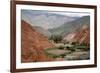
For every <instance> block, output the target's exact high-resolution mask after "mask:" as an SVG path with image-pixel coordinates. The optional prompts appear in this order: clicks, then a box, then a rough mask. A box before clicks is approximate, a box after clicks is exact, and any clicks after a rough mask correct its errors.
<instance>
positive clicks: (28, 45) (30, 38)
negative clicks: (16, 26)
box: [21, 20, 54, 62]
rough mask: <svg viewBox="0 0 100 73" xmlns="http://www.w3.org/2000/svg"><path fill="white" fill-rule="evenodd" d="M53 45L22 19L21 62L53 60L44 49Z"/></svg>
mask: <svg viewBox="0 0 100 73" xmlns="http://www.w3.org/2000/svg"><path fill="white" fill-rule="evenodd" d="M52 47H54V45H53V44H52V43H50V42H49V40H48V39H47V38H46V37H45V36H43V35H42V34H40V33H39V32H37V31H36V30H35V29H34V27H32V26H31V25H30V24H28V23H27V22H25V21H23V20H22V21H21V62H41V61H42V62H43V61H51V60H53V59H52V58H48V57H47V56H46V55H45V54H44V49H46V48H52Z"/></svg>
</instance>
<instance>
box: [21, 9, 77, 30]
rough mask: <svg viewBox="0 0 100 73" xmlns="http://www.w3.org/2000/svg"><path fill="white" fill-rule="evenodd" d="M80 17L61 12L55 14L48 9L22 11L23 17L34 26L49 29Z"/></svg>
mask: <svg viewBox="0 0 100 73" xmlns="http://www.w3.org/2000/svg"><path fill="white" fill-rule="evenodd" d="M58 13H59V12H58ZM78 18H79V17H70V16H66V15H61V14H55V13H53V12H48V11H40V12H39V11H32V12H30V11H27V10H26V11H22V16H21V19H23V20H24V21H27V22H28V23H29V24H31V25H32V26H41V27H45V28H47V29H51V28H57V27H59V26H61V25H63V24H64V23H67V22H70V21H73V20H75V19H78Z"/></svg>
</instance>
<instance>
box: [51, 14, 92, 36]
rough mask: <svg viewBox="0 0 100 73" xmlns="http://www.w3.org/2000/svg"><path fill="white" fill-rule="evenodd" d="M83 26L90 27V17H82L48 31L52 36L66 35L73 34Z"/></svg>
mask: <svg viewBox="0 0 100 73" xmlns="http://www.w3.org/2000/svg"><path fill="white" fill-rule="evenodd" d="M83 25H88V26H89V25H90V16H83V17H81V18H79V19H76V20H74V21H72V22H69V23H64V24H63V25H61V26H60V27H58V28H55V29H49V31H50V32H51V33H53V34H54V35H62V36H64V35H66V34H69V33H71V32H75V31H77V30H79V29H81V27H82V26H83Z"/></svg>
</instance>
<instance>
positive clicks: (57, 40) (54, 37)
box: [49, 35, 62, 43]
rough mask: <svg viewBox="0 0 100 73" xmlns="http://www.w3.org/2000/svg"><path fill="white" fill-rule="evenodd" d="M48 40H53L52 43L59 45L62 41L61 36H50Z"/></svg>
mask: <svg viewBox="0 0 100 73" xmlns="http://www.w3.org/2000/svg"><path fill="white" fill-rule="evenodd" d="M49 40H53V41H54V43H60V42H61V41H62V36H61V35H51V37H50V38H49Z"/></svg>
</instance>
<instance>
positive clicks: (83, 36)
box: [63, 25, 90, 45]
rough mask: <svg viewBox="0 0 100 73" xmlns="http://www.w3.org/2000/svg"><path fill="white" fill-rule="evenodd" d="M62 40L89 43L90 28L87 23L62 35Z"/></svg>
mask: <svg viewBox="0 0 100 73" xmlns="http://www.w3.org/2000/svg"><path fill="white" fill-rule="evenodd" d="M63 40H66V41H68V42H71V43H72V42H77V43H79V44H81V43H86V44H87V45H89V44H90V30H89V28H88V26H87V25H84V26H83V27H82V28H81V29H80V30H79V31H76V32H72V33H70V34H68V35H67V36H65V37H64V39H63Z"/></svg>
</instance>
